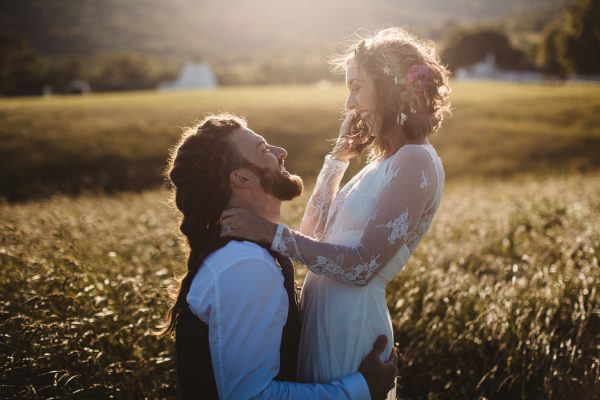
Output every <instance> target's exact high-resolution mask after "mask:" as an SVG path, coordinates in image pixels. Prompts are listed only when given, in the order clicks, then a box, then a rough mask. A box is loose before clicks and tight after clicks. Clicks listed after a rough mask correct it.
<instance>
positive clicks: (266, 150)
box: [263, 147, 271, 153]
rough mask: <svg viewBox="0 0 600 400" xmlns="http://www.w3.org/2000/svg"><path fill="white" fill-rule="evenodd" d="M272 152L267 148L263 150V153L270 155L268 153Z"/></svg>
mask: <svg viewBox="0 0 600 400" xmlns="http://www.w3.org/2000/svg"><path fill="white" fill-rule="evenodd" d="M270 151H271V149H269V148H268V147H265V148H264V149H263V153H268V152H270Z"/></svg>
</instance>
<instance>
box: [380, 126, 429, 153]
mask: <svg viewBox="0 0 600 400" xmlns="http://www.w3.org/2000/svg"><path fill="white" fill-rule="evenodd" d="M407 144H430V143H429V138H428V137H427V136H422V137H420V138H417V139H408V138H406V137H405V136H404V134H403V133H402V132H392V133H391V134H390V135H389V136H388V151H387V152H386V154H385V157H389V156H391V155H392V154H394V153H396V152H397V151H398V149H400V147H402V146H404V145H407Z"/></svg>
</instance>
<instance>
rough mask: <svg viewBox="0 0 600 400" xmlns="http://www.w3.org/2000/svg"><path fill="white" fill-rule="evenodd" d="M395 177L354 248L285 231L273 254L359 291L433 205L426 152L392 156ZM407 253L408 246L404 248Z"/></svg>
mask: <svg viewBox="0 0 600 400" xmlns="http://www.w3.org/2000/svg"><path fill="white" fill-rule="evenodd" d="M393 157H394V158H393V159H392V160H391V163H393V165H392V167H393V168H394V169H395V170H397V171H399V173H398V174H397V175H395V176H392V177H391V179H390V180H389V182H388V183H387V185H386V186H385V188H384V189H383V190H382V192H381V194H380V196H379V200H378V202H377V204H376V207H375V211H376V215H372V216H371V218H370V219H369V222H368V224H367V226H366V228H365V230H364V232H363V234H362V236H361V239H360V241H359V243H358V245H356V246H343V245H335V244H331V243H324V242H319V241H318V240H315V239H313V238H311V237H308V236H306V235H304V234H302V233H300V232H295V231H293V230H291V229H289V228H287V227H285V226H283V225H280V226H279V227H278V229H277V233H276V235H275V238H274V239H273V243H272V246H271V247H272V249H273V250H275V251H277V252H279V253H281V254H284V255H286V256H288V257H290V258H292V259H294V260H296V261H297V262H300V263H302V264H304V265H306V267H307V268H308V269H309V270H311V271H312V272H314V273H317V274H321V275H327V276H330V277H332V278H335V279H337V280H339V281H342V282H345V283H348V284H352V285H359V286H363V285H366V284H367V283H368V282H369V281H370V280H371V279H372V278H373V277H374V276H375V274H376V272H377V271H378V270H379V269H380V268H381V267H383V266H385V265H386V264H387V263H388V261H389V260H391V259H392V257H394V255H395V254H396V253H397V252H398V251H400V250H401V249H402V248H403V246H407V244H408V242H409V240H410V239H411V237H414V235H415V234H416V232H418V231H419V221H420V220H421V217H422V215H423V212H424V211H426V210H427V209H428V207H429V206H431V204H432V203H433V201H434V199H435V194H436V187H437V184H438V182H437V180H438V178H437V174H436V170H435V165H434V164H433V162H432V159H431V156H430V155H429V154H428V151H427V150H426V149H424V148H421V147H420V146H404V147H402V148H401V149H400V150H398V152H397V153H396V154H395V155H394V156H393ZM407 247H408V246H407Z"/></svg>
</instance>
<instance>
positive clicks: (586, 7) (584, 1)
mask: <svg viewBox="0 0 600 400" xmlns="http://www.w3.org/2000/svg"><path fill="white" fill-rule="evenodd" d="M599 48H600V0H578V1H577V2H576V3H574V4H573V5H572V6H571V7H570V8H569V10H568V12H567V14H566V18H565V19H564V20H563V21H556V22H555V23H553V24H552V25H550V26H548V27H547V28H546V31H545V34H544V40H543V43H542V48H541V58H542V61H543V63H544V68H545V70H546V71H547V72H549V73H558V74H563V75H564V74H574V73H576V74H600V52H598V49H599Z"/></svg>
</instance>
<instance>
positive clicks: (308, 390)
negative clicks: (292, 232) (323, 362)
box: [188, 258, 370, 399]
mask: <svg viewBox="0 0 600 400" xmlns="http://www.w3.org/2000/svg"><path fill="white" fill-rule="evenodd" d="M211 289H212V290H211V292H212V293H213V296H212V297H213V299H212V302H213V304H212V305H211V307H210V313H209V314H210V315H209V320H208V321H206V322H207V323H208V326H209V341H210V350H211V356H212V363H213V370H214V374H215V379H216V383H217V390H218V392H219V397H220V398H221V399H249V398H257V399H281V398H289V399H369V398H370V395H369V387H368V385H367V382H366V380H365V378H364V376H363V374H361V373H358V372H357V373H355V374H351V375H349V376H346V377H344V378H342V379H340V380H337V381H334V382H332V383H330V384H323V385H320V384H300V383H293V382H283V381H274V380H273V379H274V378H275V377H276V376H277V374H278V373H279V360H280V354H279V349H280V346H281V334H282V330H283V326H284V324H285V322H286V319H287V312H288V297H287V294H286V292H285V289H284V287H283V276H282V274H281V272H280V271H279V270H278V269H277V267H276V266H275V265H274V264H271V263H269V262H268V261H266V260H264V259H260V258H256V259H246V260H242V261H240V262H237V263H236V264H235V265H232V266H229V267H227V268H224V269H223V270H222V271H220V272H219V273H218V274H217V275H216V276H215V279H214V281H213V286H212V288H211ZM188 298H189V299H191V300H192V301H193V298H194V296H191V297H188ZM196 306H197V305H194V304H192V303H190V307H191V309H192V311H194V310H195V309H198V307H196ZM204 309H206V307H204Z"/></svg>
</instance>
